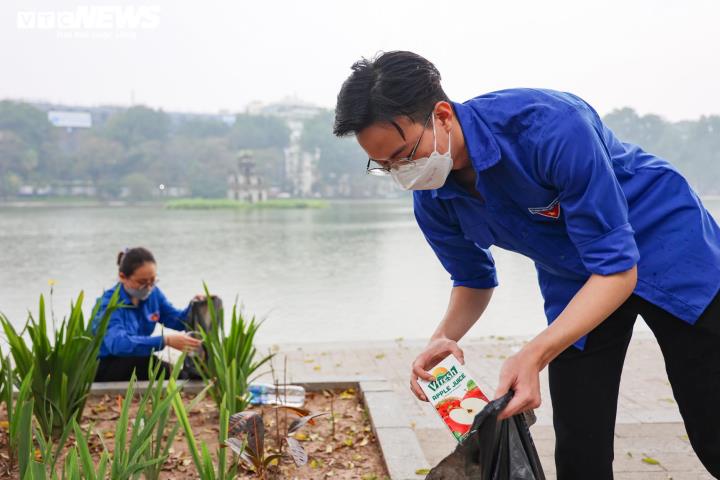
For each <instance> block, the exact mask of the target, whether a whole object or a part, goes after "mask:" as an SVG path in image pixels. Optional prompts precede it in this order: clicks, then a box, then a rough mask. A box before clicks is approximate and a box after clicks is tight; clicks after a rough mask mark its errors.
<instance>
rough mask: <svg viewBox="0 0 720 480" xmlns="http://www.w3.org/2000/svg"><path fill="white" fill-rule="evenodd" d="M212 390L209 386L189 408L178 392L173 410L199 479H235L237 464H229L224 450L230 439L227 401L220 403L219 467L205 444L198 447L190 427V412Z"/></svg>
mask: <svg viewBox="0 0 720 480" xmlns="http://www.w3.org/2000/svg"><path fill="white" fill-rule="evenodd" d="M168 385H169V388H172V389H174V387H175V379H173V378H171V379H170V381H169V384H168ZM211 388H212V384H208V385H206V386H205V388H204V389H203V390H202V391H201V392H200V393H198V394H197V395H196V396H195V398H194V399H193V400H192V401H191V402H190V404H189V405H188V407H187V408H185V404H184V403H183V401H182V397H181V396H180V393H179V392H178V393H177V394H176V395H174V397H173V409H174V410H175V416H176V417H177V420H178V423H179V424H180V425H181V426H182V428H183V430H184V432H185V439H186V440H187V444H188V450H190V455H191V456H192V459H193V462H194V463H195V468H196V469H197V472H198V477H199V478H200V479H201V480H226V479H232V478H235V474H236V471H237V463H236V462H234V461H231V462H230V464H229V465H228V464H227V452H226V449H225V448H223V447H224V444H225V441H226V440H227V439H228V422H229V418H230V413H229V411H228V409H227V403H226V401H225V400H226V399H225V398H223V399H222V400H221V401H220V431H219V433H218V441H219V443H220V446H221V447H220V448H218V451H217V459H218V460H217V467H216V466H215V464H214V463H213V459H212V456H211V455H210V450H209V449H208V446H207V444H206V443H205V442H202V443H201V444H200V445H198V443H197V441H196V440H195V434H194V433H193V430H192V426H191V425H190V418H189V417H188V411H191V410H192V409H193V408H195V406H196V405H197V404H198V403H199V402H200V401H201V400H202V399H203V398H204V397H205V395H206V394H207V392H208V391H209V390H210V389H211Z"/></svg>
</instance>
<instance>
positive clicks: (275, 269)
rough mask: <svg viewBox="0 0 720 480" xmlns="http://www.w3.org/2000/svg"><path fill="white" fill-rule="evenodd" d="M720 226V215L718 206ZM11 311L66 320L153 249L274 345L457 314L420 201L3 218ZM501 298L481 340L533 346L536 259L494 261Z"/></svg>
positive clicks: (419, 327) (176, 291)
mask: <svg viewBox="0 0 720 480" xmlns="http://www.w3.org/2000/svg"><path fill="white" fill-rule="evenodd" d="M708 206H709V207H710V208H711V210H712V211H713V212H714V214H715V215H716V217H717V215H718V213H719V212H720V201H712V202H708ZM0 219H2V225H3V228H2V229H1V231H0V246H1V247H2V248H0V311H2V312H3V313H5V314H6V315H7V316H8V317H9V318H10V319H11V320H12V321H13V322H15V323H16V324H20V323H22V322H23V321H24V319H25V316H26V312H27V309H28V308H30V309H31V310H33V311H34V310H35V309H36V303H37V296H38V294H39V293H40V292H48V291H49V286H48V280H50V279H53V280H55V281H56V282H57V283H56V285H55V294H54V304H55V310H56V312H57V313H58V314H60V315H64V314H65V313H66V312H67V310H68V305H69V302H70V300H71V297H72V296H73V295H75V294H77V292H79V291H80V290H84V291H85V292H86V294H87V296H88V298H89V299H90V302H86V310H88V311H89V309H90V307H91V303H92V302H94V300H95V298H96V297H97V296H98V295H99V294H100V293H101V291H102V289H103V288H107V287H110V286H112V285H113V284H114V282H115V276H116V271H117V270H116V266H115V257H116V254H117V252H118V251H119V250H121V249H123V248H124V247H127V246H135V245H143V246H146V247H148V248H150V249H151V250H152V251H153V252H154V253H155V256H156V258H157V260H158V272H159V277H160V278H161V279H162V281H161V283H160V286H161V288H162V289H163V291H164V292H165V293H166V295H167V296H168V297H169V298H170V300H171V301H173V302H174V303H175V304H176V305H178V306H180V305H182V304H184V303H185V302H186V301H187V300H189V299H190V298H191V297H192V296H193V295H194V294H195V293H199V292H200V291H201V290H202V281H206V282H207V283H208V285H209V286H210V288H211V290H212V291H213V292H214V293H217V294H219V295H220V296H221V297H222V298H223V300H224V301H225V303H226V304H229V303H231V302H232V301H233V299H234V298H235V297H236V295H237V296H238V297H239V299H240V301H241V302H242V303H244V305H245V308H246V311H247V312H248V313H254V314H256V315H257V316H259V317H267V320H266V322H265V324H264V326H263V327H262V328H261V330H260V340H261V341H262V342H263V343H282V342H310V341H336V340H339V341H346V340H375V339H393V338H397V337H405V338H425V337H428V336H429V335H430V334H431V333H432V331H433V329H434V328H435V325H436V324H437V323H438V322H439V320H440V318H441V317H442V314H443V312H444V310H445V307H446V303H447V298H448V294H449V290H450V281H449V278H448V275H447V273H446V272H445V271H444V270H443V269H442V267H441V266H440V264H439V263H438V261H437V260H436V259H435V256H434V254H433V253H432V251H431V250H430V247H428V246H427V244H426V243H425V240H424V239H423V237H422V235H421V233H420V231H419V230H418V228H417V225H416V224H415V220H414V218H413V215H412V206H411V204H410V202H409V200H400V201H372V202H370V201H368V202H337V203H332V204H331V206H330V207H329V208H327V209H322V210H252V211H237V212H236V211H178V210H163V209H160V208H149V207H145V208H139V207H117V208H112V207H97V208H27V209H19V208H15V209H12V208H5V209H0ZM493 254H494V256H495V260H496V263H497V268H498V277H499V280H500V283H501V285H500V287H499V288H498V289H497V290H496V292H495V295H494V297H493V300H492V302H491V305H490V307H489V308H488V311H487V312H486V315H485V316H484V317H483V319H482V320H481V321H480V322H478V324H477V325H476V326H475V327H474V328H473V330H472V331H471V333H470V335H516V334H531V333H534V332H537V331H539V330H540V329H542V328H543V326H544V324H545V321H544V317H543V314H542V300H541V298H540V294H539V290H538V287H537V285H536V281H535V269H534V267H533V265H532V262H530V261H529V260H528V259H526V258H523V257H521V256H519V255H517V254H513V253H510V252H505V251H502V250H497V249H494V250H493Z"/></svg>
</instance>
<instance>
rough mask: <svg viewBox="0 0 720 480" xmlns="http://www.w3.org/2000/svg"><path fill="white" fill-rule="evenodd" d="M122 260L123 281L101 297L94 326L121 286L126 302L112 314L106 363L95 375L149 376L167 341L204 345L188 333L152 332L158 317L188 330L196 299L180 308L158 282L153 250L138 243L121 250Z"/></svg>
mask: <svg viewBox="0 0 720 480" xmlns="http://www.w3.org/2000/svg"><path fill="white" fill-rule="evenodd" d="M117 265H118V276H119V282H118V283H117V284H116V285H115V286H113V287H112V288H110V289H108V290H106V291H105V292H104V293H103V295H102V297H101V298H100V299H99V300H100V302H101V305H100V309H99V311H98V314H97V316H96V317H95V318H94V319H93V330H96V329H97V325H98V322H99V319H100V318H101V316H102V313H103V312H104V311H105V308H107V305H108V303H109V301H110V297H112V295H113V292H114V291H115V289H116V288H117V287H118V286H120V301H121V303H123V304H124V305H125V306H124V307H122V308H118V309H117V310H115V312H114V313H113V315H112V317H110V322H109V323H108V327H107V331H106V333H105V337H104V338H103V343H102V346H101V347H100V354H99V359H100V366H99V367H98V371H97V375H96V377H95V380H96V381H99V382H109V381H121V380H129V379H130V376H131V375H132V372H133V370H135V373H136V375H137V378H138V379H140V380H147V373H148V366H149V363H150V361H151V358H152V352H153V351H158V350H162V348H163V347H165V346H169V347H173V348H176V349H178V350H184V351H187V350H192V349H195V348H197V347H199V346H200V343H201V341H200V340H198V339H195V338H192V337H190V336H189V335H187V334H185V333H175V332H173V333H164V334H163V335H160V336H158V335H156V336H152V333H153V331H154V330H155V326H156V325H157V324H158V323H160V324H161V325H164V326H167V327H170V328H172V329H174V330H185V329H186V328H185V324H184V322H185V321H186V319H187V316H188V313H189V311H190V305H188V306H187V307H186V308H185V309H183V310H178V309H177V308H175V307H174V306H173V305H172V304H171V303H170V302H169V301H168V299H167V298H166V297H165V295H164V294H163V292H162V291H161V290H160V289H159V288H158V287H157V282H158V279H157V264H156V262H155V257H153V254H152V253H151V252H150V251H149V250H147V249H145V248H142V247H136V248H131V249H127V250H125V251H124V252H120V253H119V254H118V258H117ZM203 298H204V297H203V296H201V295H197V296H196V297H195V299H196V300H201V299H203Z"/></svg>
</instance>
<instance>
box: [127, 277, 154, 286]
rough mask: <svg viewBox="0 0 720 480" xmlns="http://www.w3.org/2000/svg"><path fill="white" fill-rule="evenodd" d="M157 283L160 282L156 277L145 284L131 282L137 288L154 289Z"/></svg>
mask: <svg viewBox="0 0 720 480" xmlns="http://www.w3.org/2000/svg"><path fill="white" fill-rule="evenodd" d="M159 281H160V279H159V278H158V277H155V278H151V279H150V280H148V281H147V282H143V283H140V282H138V281H137V280H133V282H135V283H136V284H137V285H138V288H147V287H154V286H155V285H157V284H158V282H159Z"/></svg>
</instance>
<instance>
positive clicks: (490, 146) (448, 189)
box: [432, 100, 500, 199]
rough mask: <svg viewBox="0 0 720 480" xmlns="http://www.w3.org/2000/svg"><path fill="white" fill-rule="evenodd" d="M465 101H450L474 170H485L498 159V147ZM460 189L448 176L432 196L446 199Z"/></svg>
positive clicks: (473, 109) (485, 126) (457, 193)
mask: <svg viewBox="0 0 720 480" xmlns="http://www.w3.org/2000/svg"><path fill="white" fill-rule="evenodd" d="M470 101H471V100H469V101H468V102H465V103H455V102H451V103H452V106H453V110H454V111H455V115H456V116H457V120H458V123H459V124H460V128H461V129H462V132H463V136H464V137H465V148H466V149H467V152H468V156H469V157H470V162H471V163H472V165H473V167H474V168H475V171H476V172H481V171H483V170H486V169H488V168H490V167H492V166H493V165H495V164H496V163H498V162H499V161H500V148H498V145H497V142H496V141H495V137H494V136H493V134H492V132H491V131H490V129H489V128H488V126H487V125H486V124H485V122H484V121H483V119H482V118H481V117H480V114H479V113H478V111H477V110H476V109H475V108H473V107H472V106H470V105H468V103H469V102H470ZM462 193H464V192H462V189H461V188H460V187H459V186H458V185H457V184H456V183H455V182H454V181H452V180H451V178H449V177H448V180H447V181H446V182H445V184H444V185H443V186H442V187H440V188H438V189H437V190H433V191H432V197H433V198H437V197H440V198H441V199H448V198H453V197H457V196H458V195H459V194H462Z"/></svg>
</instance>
